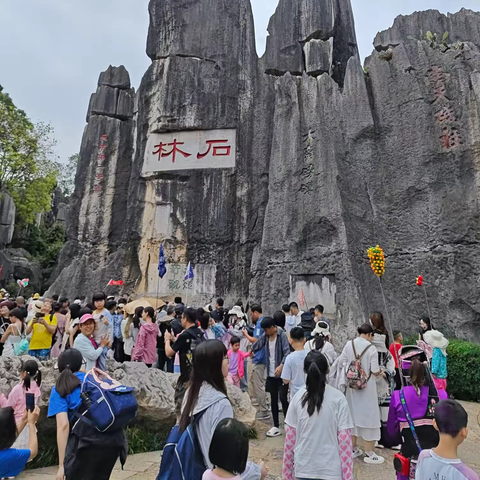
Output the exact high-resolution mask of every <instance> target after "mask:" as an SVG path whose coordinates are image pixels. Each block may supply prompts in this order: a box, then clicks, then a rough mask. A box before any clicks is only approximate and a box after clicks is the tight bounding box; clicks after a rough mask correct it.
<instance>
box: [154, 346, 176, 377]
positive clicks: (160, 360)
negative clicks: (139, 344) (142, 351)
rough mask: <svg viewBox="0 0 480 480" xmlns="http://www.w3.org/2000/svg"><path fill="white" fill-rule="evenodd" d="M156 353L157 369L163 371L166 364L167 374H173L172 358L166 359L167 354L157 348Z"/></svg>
mask: <svg viewBox="0 0 480 480" xmlns="http://www.w3.org/2000/svg"><path fill="white" fill-rule="evenodd" d="M157 353H158V369H159V370H163V369H164V367H165V364H167V372H168V373H173V361H174V357H172V358H168V357H167V354H166V353H165V350H162V349H161V348H157Z"/></svg>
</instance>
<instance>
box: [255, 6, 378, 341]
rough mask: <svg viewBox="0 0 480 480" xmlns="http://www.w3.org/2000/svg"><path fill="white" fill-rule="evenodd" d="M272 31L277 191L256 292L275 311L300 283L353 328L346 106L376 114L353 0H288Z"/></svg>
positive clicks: (355, 299) (358, 303) (311, 300)
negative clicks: (344, 170)
mask: <svg viewBox="0 0 480 480" xmlns="http://www.w3.org/2000/svg"><path fill="white" fill-rule="evenodd" d="M268 30H269V33H270V36H269V37H268V38H267V49H266V53H265V56H264V58H263V59H262V60H263V66H264V69H265V72H266V74H267V75H268V76H270V77H271V78H273V79H274V80H275V85H274V92H275V98H274V100H273V108H274V110H273V112H272V117H271V122H272V139H271V142H272V150H271V154H270V158H269V195H268V203H267V207H266V214H265V221H264V224H263V236H262V242H261V244H259V245H257V247H256V254H255V255H254V259H255V262H254V264H253V266H252V281H251V284H250V287H251V290H250V294H251V296H252V297H254V298H257V299H261V300H262V302H263V305H264V307H265V309H266V310H267V311H268V312H272V311H274V309H278V307H279V306H280V305H282V304H283V303H285V302H286V301H292V300H294V301H297V302H298V298H299V293H300V289H301V290H302V292H303V294H304V295H305V297H306V300H307V304H308V306H309V307H313V306H315V304H316V303H323V305H324V307H325V311H326V313H327V314H328V315H329V316H332V318H334V317H336V318H337V322H336V323H337V326H342V327H343V326H345V325H352V323H353V322H354V321H355V319H356V318H357V317H358V316H359V315H360V314H361V312H362V311H363V306H364V305H363V301H362V297H361V294H360V292H359V290H358V286H357V285H356V284H355V281H354V274H353V269H354V266H353V265H352V263H351V258H350V255H349V252H348V241H347V237H346V225H345V219H344V217H343V211H344V209H343V199H342V192H341V188H340V185H339V182H338V179H339V177H340V175H341V172H340V166H341V165H340V162H341V160H342V158H343V157H344V156H345V154H346V151H347V144H346V136H345V124H344V120H345V117H344V116H343V112H344V111H343V108H344V104H345V103H350V105H351V106H352V107H354V109H353V110H355V111H356V110H358V109H359V108H366V112H365V115H366V116H367V118H368V115H369V114H370V112H369V103H368V95H367V89H366V86H365V81H364V75H363V70H362V68H361V65H360V62H359V58H358V49H357V46H356V37H355V29H354V24H353V16H352V10H351V6H350V2H349V0H321V1H310V0H304V1H300V2H299V1H294V0H280V2H279V5H278V7H277V10H276V12H275V14H274V15H273V17H272V18H271V20H270V23H269V28H268ZM353 110H352V109H350V113H348V114H347V115H352V114H353ZM345 113H346V112H345ZM359 117H360V115H359ZM370 122H371V123H372V124H373V120H372V119H371V116H370ZM302 308H303V309H305V305H302ZM338 330H339V332H340V331H342V330H343V332H344V333H346V331H345V329H342V328H339V329H338Z"/></svg>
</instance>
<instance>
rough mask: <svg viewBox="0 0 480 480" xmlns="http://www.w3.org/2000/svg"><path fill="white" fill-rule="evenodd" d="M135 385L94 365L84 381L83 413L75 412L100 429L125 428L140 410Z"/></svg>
mask: <svg viewBox="0 0 480 480" xmlns="http://www.w3.org/2000/svg"><path fill="white" fill-rule="evenodd" d="M133 390H134V389H133V388H132V387H125V386H124V385H121V384H120V383H119V382H117V381H116V380H114V379H113V378H111V377H109V376H108V375H107V374H106V373H105V372H102V371H101V370H99V369H98V368H93V369H92V370H90V371H89V372H88V373H87V374H86V375H85V378H84V380H83V383H82V389H81V394H80V395H81V398H82V401H83V407H84V408H83V409H82V413H79V412H76V413H75V416H76V417H77V418H79V419H81V420H83V421H85V422H86V423H88V424H89V425H91V426H94V427H95V428H96V429H97V430H98V431H99V432H102V433H103V432H107V431H114V430H118V429H121V428H124V427H126V426H127V425H128V423H129V422H130V421H131V420H133V419H134V418H135V417H136V415H137V412H138V403H137V399H136V398H135V395H134V393H133Z"/></svg>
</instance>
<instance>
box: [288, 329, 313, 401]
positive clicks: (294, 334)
mask: <svg viewBox="0 0 480 480" xmlns="http://www.w3.org/2000/svg"><path fill="white" fill-rule="evenodd" d="M290 345H291V346H292V348H293V350H294V351H293V352H292V353H291V354H290V355H289V356H288V357H287V358H286V359H285V365H284V366H283V371H282V380H283V383H285V384H289V383H290V384H291V386H290V399H293V397H294V396H295V394H296V393H297V392H298V391H299V390H300V389H301V388H302V387H304V386H305V370H304V364H305V357H306V356H307V355H308V352H307V351H306V350H305V349H304V347H305V332H304V331H303V328H301V327H294V328H292V329H291V330H290Z"/></svg>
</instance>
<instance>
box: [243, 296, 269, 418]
mask: <svg viewBox="0 0 480 480" xmlns="http://www.w3.org/2000/svg"><path fill="white" fill-rule="evenodd" d="M250 316H251V318H252V322H253V323H254V325H255V328H254V330H253V337H252V336H250V335H249V334H248V332H247V330H243V334H244V335H245V337H246V338H248V340H250V342H251V343H255V342H256V341H257V340H258V339H259V338H260V337H261V336H262V335H263V328H262V319H263V315H262V307H261V306H260V305H257V304H255V305H252V306H251V308H250ZM252 363H253V369H252V376H251V379H250V380H249V382H248V383H249V384H250V385H251V386H252V389H253V393H254V395H255V398H256V399H257V402H258V405H259V406H260V411H259V412H258V415H257V418H258V419H259V420H266V419H267V418H270V413H269V411H268V407H267V395H266V393H265V379H266V359H265V351H264V349H263V348H262V349H261V350H259V351H258V352H256V353H255V355H254V356H253V362H252Z"/></svg>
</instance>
